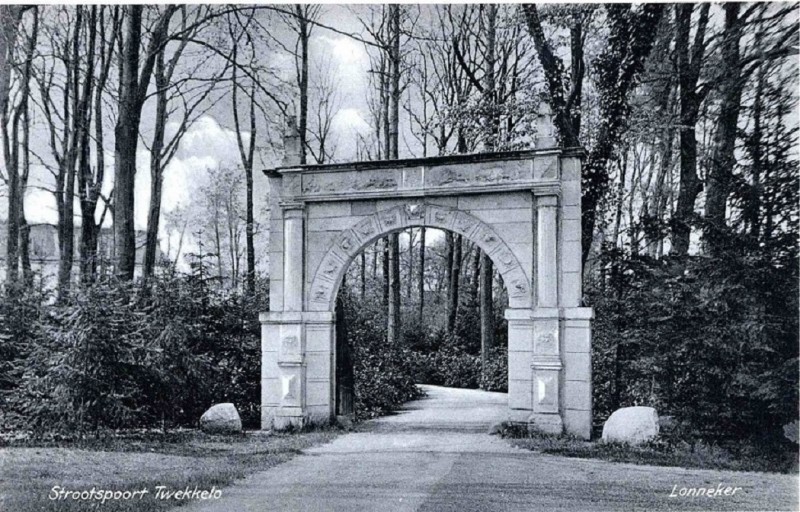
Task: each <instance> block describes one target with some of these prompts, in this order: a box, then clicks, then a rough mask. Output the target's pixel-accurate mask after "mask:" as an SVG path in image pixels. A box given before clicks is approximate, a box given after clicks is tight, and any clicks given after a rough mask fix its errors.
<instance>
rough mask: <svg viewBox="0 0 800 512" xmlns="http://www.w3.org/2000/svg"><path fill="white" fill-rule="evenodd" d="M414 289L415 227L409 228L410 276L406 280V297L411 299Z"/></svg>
mask: <svg viewBox="0 0 800 512" xmlns="http://www.w3.org/2000/svg"><path fill="white" fill-rule="evenodd" d="M413 290H414V228H408V278H407V281H406V299H407V300H408V301H409V302H410V301H411V293H412V291H413Z"/></svg>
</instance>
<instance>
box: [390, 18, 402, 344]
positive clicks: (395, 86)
mask: <svg viewBox="0 0 800 512" xmlns="http://www.w3.org/2000/svg"><path fill="white" fill-rule="evenodd" d="M389 9H390V18H391V19H390V23H391V32H392V35H391V37H392V47H391V57H390V64H391V72H392V75H391V94H390V97H389V99H390V105H389V144H388V148H387V149H388V151H389V155H388V157H389V159H391V160H396V159H397V158H398V132H399V130H398V127H399V122H400V116H399V113H400V110H399V108H400V6H399V5H396V4H393V5H390V6H389ZM388 315H389V319H388V329H387V334H388V337H389V343H393V344H397V343H399V341H400V334H401V328H400V322H401V318H400V238H399V234H398V233H392V234H390V235H389V307H388Z"/></svg>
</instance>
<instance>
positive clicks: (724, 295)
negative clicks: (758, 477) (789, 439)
mask: <svg viewBox="0 0 800 512" xmlns="http://www.w3.org/2000/svg"><path fill="white" fill-rule="evenodd" d="M741 247H745V246H744V244H742V245H741ZM741 247H740V249H739V250H738V251H737V252H733V251H731V252H728V253H725V254H724V255H721V256H719V257H717V258H714V259H711V258H706V257H694V258H682V259H675V258H672V259H670V258H666V259H663V260H658V261H656V260H650V259H647V258H644V257H639V256H629V255H624V254H621V253H615V252H610V251H609V252H606V253H605V264H606V267H607V269H608V270H609V272H608V273H607V277H606V279H605V280H604V281H602V282H601V283H599V285H596V286H595V287H594V288H593V289H590V290H589V297H590V298H591V301H592V303H593V305H594V307H595V316H596V320H595V323H594V336H593V373H594V400H595V412H596V414H597V417H598V419H599V420H601V421H602V420H604V419H605V418H606V417H607V416H608V415H609V414H610V413H611V412H613V410H614V409H615V408H617V407H622V406H628V405H651V406H654V407H656V408H657V409H658V410H659V412H660V413H661V414H669V415H673V416H675V418H676V420H677V421H678V422H679V423H681V424H682V425H684V427H683V428H684V429H685V431H686V432H687V433H688V435H690V436H693V437H696V438H704V439H706V440H709V441H713V442H717V441H724V440H726V439H727V440H730V439H745V438H750V439H753V440H755V439H757V438H758V439H760V440H762V441H767V440H770V442H783V439H782V436H781V426H782V425H785V424H786V423H788V422H789V421H791V420H793V419H795V418H797V415H798V409H797V403H798V395H797V391H798V373H797V364H798V357H797V351H798V344H797V308H798V304H797V297H798V293H797V291H798V290H797V264H796V255H793V256H788V257H786V258H785V261H783V260H780V259H778V258H776V256H775V255H774V254H770V253H769V251H766V250H764V251H759V250H749V249H748V250H743V249H742V248H741Z"/></svg>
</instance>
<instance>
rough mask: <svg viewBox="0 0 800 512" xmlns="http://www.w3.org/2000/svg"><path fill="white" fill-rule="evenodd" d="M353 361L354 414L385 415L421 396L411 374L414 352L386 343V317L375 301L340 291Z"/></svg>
mask: <svg viewBox="0 0 800 512" xmlns="http://www.w3.org/2000/svg"><path fill="white" fill-rule="evenodd" d="M340 294H341V297H342V301H343V305H344V308H343V312H344V318H343V319H342V320H343V321H344V322H345V324H346V325H347V335H346V336H347V343H349V344H350V347H351V350H352V360H353V376H354V394H355V415H356V418H358V419H363V418H371V417H375V416H379V415H382V414H386V413H388V412H391V411H393V410H395V409H397V407H398V406H400V405H401V404H403V403H404V402H407V401H408V400H412V399H414V398H417V397H419V396H420V391H419V388H417V386H416V384H415V382H414V378H413V374H412V371H411V358H412V355H411V351H410V350H408V349H407V348H405V347H403V346H395V345H390V344H388V343H387V341H386V318H385V313H384V311H383V307H382V305H381V304H380V303H379V302H377V301H374V300H369V299H367V300H357V299H355V298H354V297H352V296H351V295H350V294H349V292H348V290H347V289H346V288H344V287H343V288H342V290H341V291H340Z"/></svg>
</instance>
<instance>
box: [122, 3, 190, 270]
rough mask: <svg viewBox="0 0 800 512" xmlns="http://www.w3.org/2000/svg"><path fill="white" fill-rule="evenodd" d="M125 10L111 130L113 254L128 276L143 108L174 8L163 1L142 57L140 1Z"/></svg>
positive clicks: (132, 263) (133, 243)
mask: <svg viewBox="0 0 800 512" xmlns="http://www.w3.org/2000/svg"><path fill="white" fill-rule="evenodd" d="M125 9H126V19H125V28H124V30H123V33H122V37H121V39H122V55H121V60H120V68H121V69H120V88H119V113H118V116H117V124H116V127H115V129H114V135H115V138H114V155H115V158H114V193H115V198H114V246H115V247H114V257H115V274H116V276H117V277H118V278H119V279H122V280H131V279H133V271H134V267H135V265H136V233H135V228H134V221H133V219H134V183H135V177H136V150H137V148H138V144H139V125H140V121H141V117H142V107H143V106H144V102H145V100H146V99H147V88H148V85H149V83H150V78H151V76H152V74H153V69H154V68H155V65H156V61H157V60H158V55H159V54H160V53H161V51H162V48H163V46H164V45H165V44H166V42H167V36H168V29H169V24H170V20H171V19H172V16H173V14H175V12H177V10H178V7H177V6H175V5H167V6H164V7H163V9H162V10H161V12H160V13H159V14H158V16H157V18H156V21H155V23H154V25H153V28H152V30H151V31H150V37H149V41H147V50H146V52H145V55H144V58H143V59H140V55H139V50H140V46H141V44H142V42H143V41H142V10H143V6H141V5H132V6H127V7H126V8H125ZM140 61H141V62H140ZM140 63H141V70H140Z"/></svg>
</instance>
